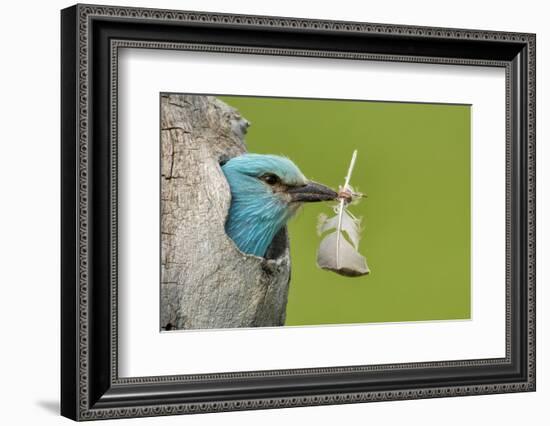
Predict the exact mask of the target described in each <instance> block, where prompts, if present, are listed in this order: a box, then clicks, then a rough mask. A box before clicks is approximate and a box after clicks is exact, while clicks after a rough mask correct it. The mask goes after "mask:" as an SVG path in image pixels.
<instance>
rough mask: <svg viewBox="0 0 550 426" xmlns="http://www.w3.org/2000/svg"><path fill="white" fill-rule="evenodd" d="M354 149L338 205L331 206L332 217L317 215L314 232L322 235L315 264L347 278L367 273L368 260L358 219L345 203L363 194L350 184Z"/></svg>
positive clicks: (355, 155)
mask: <svg viewBox="0 0 550 426" xmlns="http://www.w3.org/2000/svg"><path fill="white" fill-rule="evenodd" d="M356 158H357V150H355V151H354V152H353V156H352V157H351V162H350V165H349V168H348V173H347V175H346V180H345V182H344V186H343V187H341V188H340V192H339V194H340V197H339V200H338V204H337V205H336V206H335V207H334V213H335V216H333V217H330V218H329V217H328V216H327V215H326V214H321V215H320V216H319V224H318V226H317V233H318V234H319V235H322V234H325V233H327V232H329V233H328V234H326V235H325V237H324V238H323V239H322V240H321V244H320V246H319V250H318V251H317V265H318V266H319V267H320V268H322V269H328V270H330V271H334V272H336V273H337V274H340V275H345V276H347V277H358V276H362V275H366V274H368V273H369V272H370V270H369V267H368V266H367V261H366V259H365V257H364V256H362V255H361V254H360V253H359V239H360V233H361V219H359V218H356V217H355V216H354V215H353V214H352V213H351V212H350V211H349V210H348V205H349V204H350V203H352V202H353V201H355V200H358V199H359V198H360V197H362V194H361V193H358V192H355V191H354V190H353V188H352V187H351V186H350V180H351V174H352V172H353V168H354V166H355V160H356Z"/></svg>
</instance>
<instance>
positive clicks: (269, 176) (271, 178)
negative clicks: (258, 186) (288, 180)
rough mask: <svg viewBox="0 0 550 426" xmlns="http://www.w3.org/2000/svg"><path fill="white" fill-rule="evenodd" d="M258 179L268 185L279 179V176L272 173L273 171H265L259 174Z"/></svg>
mask: <svg viewBox="0 0 550 426" xmlns="http://www.w3.org/2000/svg"><path fill="white" fill-rule="evenodd" d="M260 179H261V180H263V181H264V182H265V183H267V184H268V185H275V184H276V183H278V182H279V181H280V179H279V176H277V175H274V174H273V173H266V174H265V175H262V176H260Z"/></svg>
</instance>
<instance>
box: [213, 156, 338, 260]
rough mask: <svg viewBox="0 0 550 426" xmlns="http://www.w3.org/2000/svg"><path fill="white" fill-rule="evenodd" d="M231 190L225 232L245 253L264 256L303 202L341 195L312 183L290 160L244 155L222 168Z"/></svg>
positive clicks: (277, 157) (324, 199)
mask: <svg viewBox="0 0 550 426" xmlns="http://www.w3.org/2000/svg"><path fill="white" fill-rule="evenodd" d="M222 171H223V173H224V174H225V177H226V179H227V182H228V183H229V187H230V190H231V206H230V209H229V214H228V218H227V221H226V223H225V230H226V232H227V234H228V235H229V237H231V239H232V240H233V241H234V242H235V244H236V245H237V247H238V248H239V249H240V250H241V251H242V252H244V253H248V254H252V255H256V256H264V255H265V253H266V251H267V249H268V247H269V245H270V244H271V242H272V240H273V238H274V237H275V235H276V234H277V232H279V230H280V229H281V228H282V227H283V226H285V225H286V223H287V222H288V220H289V219H290V218H291V217H292V216H293V215H294V214H295V213H296V211H297V210H298V208H299V207H300V205H301V204H302V203H303V202H312V201H327V200H334V199H336V197H337V195H338V194H337V193H336V192H334V191H333V190H332V189H330V188H327V187H326V186H323V185H321V184H318V183H315V182H311V181H309V180H308V179H307V178H306V177H305V176H304V175H303V173H302V172H301V171H300V169H299V168H298V167H297V166H296V165H295V164H294V163H293V162H292V161H291V160H289V159H288V158H286V157H280V156H277V155H263V154H244V155H241V156H239V157H235V158H232V159H231V160H229V161H228V162H227V163H225V164H224V165H223V166H222Z"/></svg>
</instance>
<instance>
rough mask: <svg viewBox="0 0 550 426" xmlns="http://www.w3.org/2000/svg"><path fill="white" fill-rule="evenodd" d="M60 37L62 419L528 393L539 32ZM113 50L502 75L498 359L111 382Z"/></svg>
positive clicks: (252, 21) (110, 19)
mask: <svg viewBox="0 0 550 426" xmlns="http://www.w3.org/2000/svg"><path fill="white" fill-rule="evenodd" d="M61 29H62V31H61V52H62V76H61V81H62V93H61V98H62V120H61V128H62V129H61V130H62V141H61V160H62V173H61V179H62V180H61V191H62V218H61V221H62V235H61V241H62V253H61V254H62V282H61V321H62V327H61V373H62V374H61V385H62V386H61V414H62V415H64V416H66V417H69V418H71V419H74V420H92V419H105V418H122V417H141V416H159V415H169V414H187V413H205V412H216V411H230V410H247V409H264V408H277V407H292V406H309V405H322V404H345V403H356V402H369V401H382V400H401V399H416V398H436V397H445V396H465V395H479V394H491V393H504V392H521V391H534V390H535V35H534V34H523V33H510V32H496V31H479V30H463V29H449V28H428V27H413V26H401V25H385V24H369V23H358V22H336V21H321V20H306V19H293V18H279V17H268V16H242V15H227V14H216V13H203V12H183V11H169V10H155V9H138V8H126V7H106V6H96V5H76V6H73V7H70V8H67V9H64V10H63V11H62V12H61ZM121 47H133V48H147V49H177V50H181V49H183V50H196V51H207V52H226V53H238V54H243V55H245V54H251V53H252V54H262V55H273V56H303V57H316V58H332V59H353V60H368V61H381V60H383V61H393V62H416V63H429V64H453V65H463V66H469V65H478V66H480V65H481V66H490V67H500V68H504V69H505V72H506V126H507V128H506V150H507V153H506V197H507V202H506V205H507V211H506V229H505V230H504V229H503V232H505V233H506V283H505V284H506V342H505V344H506V356H505V357H504V358H495V359H473V360H459V361H441V362H426V363H407V364H383V365H359V366H326V367H324V368H312V369H299V370H271V371H251V372H241V373H217V374H203V375H176V376H157V377H132V378H120V377H119V375H118V357H117V353H118V352H117V345H118V327H117V324H118V323H117V303H118V299H117V256H118V252H117V249H118V245H117V230H118V222H117V200H118V198H117V196H118V190H119V188H118V186H117V177H118V176H117V158H118V157H117V112H118V111H117V87H118V84H119V81H118V76H117V63H118V62H117V58H118V49H120V48H121ZM503 343H504V342H503Z"/></svg>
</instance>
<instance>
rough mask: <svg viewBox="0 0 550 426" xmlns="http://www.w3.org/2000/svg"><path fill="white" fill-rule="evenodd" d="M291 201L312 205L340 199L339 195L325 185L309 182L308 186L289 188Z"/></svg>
mask: <svg viewBox="0 0 550 426" xmlns="http://www.w3.org/2000/svg"><path fill="white" fill-rule="evenodd" d="M287 192H288V193H289V194H290V200H291V202H293V203H296V202H299V203H304V202H305V203H311V202H315V201H331V200H336V198H338V194H337V193H336V192H334V191H333V190H332V189H330V188H329V187H327V186H325V185H321V184H320V183H317V182H309V183H308V184H307V185H302V186H294V187H292V188H288V190H287Z"/></svg>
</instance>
